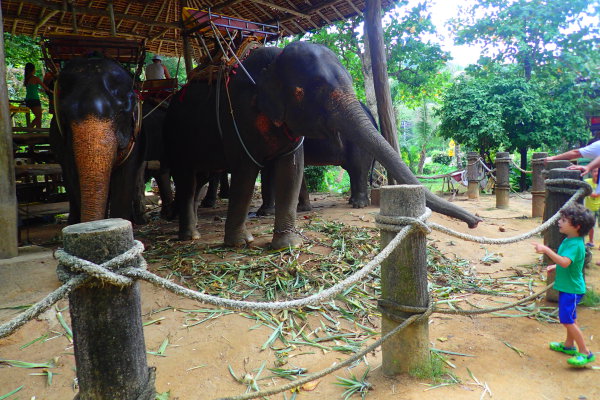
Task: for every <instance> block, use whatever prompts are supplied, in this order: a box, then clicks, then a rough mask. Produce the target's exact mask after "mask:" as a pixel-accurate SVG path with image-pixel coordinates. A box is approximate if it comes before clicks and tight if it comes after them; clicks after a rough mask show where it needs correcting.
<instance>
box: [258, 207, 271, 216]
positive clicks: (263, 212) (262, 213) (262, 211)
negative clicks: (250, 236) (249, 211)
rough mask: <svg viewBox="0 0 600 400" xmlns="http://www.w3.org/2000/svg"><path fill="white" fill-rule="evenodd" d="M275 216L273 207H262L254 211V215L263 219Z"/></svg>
mask: <svg viewBox="0 0 600 400" xmlns="http://www.w3.org/2000/svg"><path fill="white" fill-rule="evenodd" d="M273 214H275V207H264V206H260V208H259V209H258V210H256V215H259V216H261V217H264V216H265V215H273Z"/></svg>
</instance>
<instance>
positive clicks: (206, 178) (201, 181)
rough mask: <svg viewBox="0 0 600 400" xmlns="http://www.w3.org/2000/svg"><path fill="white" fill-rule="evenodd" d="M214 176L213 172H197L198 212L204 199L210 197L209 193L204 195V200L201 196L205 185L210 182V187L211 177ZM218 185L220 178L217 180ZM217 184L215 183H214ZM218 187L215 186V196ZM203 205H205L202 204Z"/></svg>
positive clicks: (195, 205)
mask: <svg viewBox="0 0 600 400" xmlns="http://www.w3.org/2000/svg"><path fill="white" fill-rule="evenodd" d="M212 177H213V174H211V173H208V172H198V173H197V174H196V191H195V192H194V210H196V214H198V207H200V206H201V204H202V203H204V200H206V197H208V194H206V196H205V197H204V200H202V201H201V200H200V197H201V195H202V188H203V187H204V185H206V184H207V183H208V188H209V189H210V182H211V179H212ZM216 182H217V183H216V185H217V186H218V180H217V181H216ZM213 186H215V185H213ZM216 192H217V190H216V188H215V196H216ZM202 207H204V206H203V205H202Z"/></svg>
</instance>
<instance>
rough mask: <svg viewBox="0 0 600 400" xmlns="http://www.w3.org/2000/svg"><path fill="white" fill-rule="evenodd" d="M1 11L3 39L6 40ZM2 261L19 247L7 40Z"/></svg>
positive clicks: (0, 138)
mask: <svg viewBox="0 0 600 400" xmlns="http://www.w3.org/2000/svg"><path fill="white" fill-rule="evenodd" d="M2 21H3V19H2V10H0V35H1V37H4V28H3V26H2ZM0 76H1V77H2V79H0V165H1V166H2V167H1V168H0V258H12V257H16V256H17V255H18V253H19V251H18V243H17V191H16V188H15V160H14V158H13V138H12V129H11V125H12V124H11V118H10V106H9V103H8V87H7V86H6V79H5V78H4V77H5V76H6V60H5V58H4V40H2V41H0Z"/></svg>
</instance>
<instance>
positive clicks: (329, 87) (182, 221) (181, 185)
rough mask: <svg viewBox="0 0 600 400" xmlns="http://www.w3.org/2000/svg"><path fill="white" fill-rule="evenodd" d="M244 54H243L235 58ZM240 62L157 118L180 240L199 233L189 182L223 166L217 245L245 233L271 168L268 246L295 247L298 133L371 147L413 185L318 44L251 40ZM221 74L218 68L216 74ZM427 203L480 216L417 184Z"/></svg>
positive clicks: (461, 215) (247, 238) (464, 216)
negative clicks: (260, 180) (255, 44)
mask: <svg viewBox="0 0 600 400" xmlns="http://www.w3.org/2000/svg"><path fill="white" fill-rule="evenodd" d="M240 58H243V57H240ZM241 62H242V64H243V65H242V66H243V68H241V67H240V66H239V65H237V67H238V68H235V67H234V68H233V69H232V71H231V73H230V74H227V76H225V77H224V78H223V79H220V80H217V82H210V81H207V80H202V79H192V80H191V81H190V82H188V84H187V85H186V86H185V87H184V88H182V90H181V91H180V92H179V93H177V94H175V96H174V100H172V101H171V104H170V105H169V109H168V111H167V116H166V118H165V132H164V135H165V138H166V139H165V140H166V142H165V148H166V152H167V159H168V162H169V166H170V167H171V171H172V175H173V179H174V181H175V188H176V205H177V207H178V209H179V238H180V239H182V240H189V239H195V238H199V236H200V232H199V231H198V230H197V227H196V223H197V215H196V212H197V207H196V206H197V201H195V196H194V195H195V193H196V189H197V187H198V186H199V185H203V184H204V183H206V182H207V180H208V174H209V173H210V172H214V171H222V170H227V171H230V172H231V188H230V193H229V194H230V198H229V205H228V210H227V219H226V223H225V237H224V243H225V245H228V246H243V245H246V244H247V243H249V242H251V241H252V240H253V237H252V235H251V234H250V233H249V232H248V231H247V229H246V226H245V219H246V215H247V212H248V209H249V206H250V201H251V197H252V193H253V190H254V182H255V180H256V177H257V175H258V172H259V170H260V169H261V168H263V167H264V165H265V164H266V163H270V164H271V165H272V166H273V171H274V174H273V175H274V177H273V179H274V181H275V187H276V193H275V205H276V208H275V222H274V229H273V237H272V242H271V246H272V247H273V248H276V249H279V248H286V247H288V246H298V245H300V244H301V243H302V238H301V235H300V234H299V232H298V231H297V230H296V203H297V199H298V194H299V191H300V183H301V179H302V171H303V167H304V152H302V151H298V148H299V144H300V143H301V137H303V136H307V137H314V138H328V139H330V140H334V141H339V140H341V138H348V139H350V140H352V141H355V142H356V143H357V144H358V145H359V146H360V147H361V149H363V150H364V151H367V152H370V153H371V154H373V155H374V156H375V158H376V159H377V160H378V161H380V162H381V163H382V164H383V165H384V166H385V167H386V169H387V170H388V171H389V173H390V175H391V176H392V177H393V178H394V179H396V180H397V181H398V182H401V183H408V184H419V181H418V180H417V178H416V177H415V176H414V175H413V174H412V173H411V171H410V170H409V169H408V167H407V166H406V165H405V164H404V163H403V162H402V160H401V158H400V156H399V155H398V153H397V152H395V151H394V150H393V148H392V147H391V146H390V144H389V143H388V142H387V141H385V139H384V138H383V137H382V136H381V135H380V134H379V132H377V129H376V128H375V127H374V126H373V124H372V123H371V121H370V120H369V117H368V115H367V114H366V113H365V112H364V110H363V108H362V106H361V104H360V102H359V101H358V99H357V97H356V94H355V93H354V88H353V86H352V78H351V77H350V74H349V73H348V72H347V71H346V69H345V68H344V67H343V66H342V65H341V64H340V62H339V61H338V59H337V58H336V56H335V54H334V53H333V52H332V51H331V50H329V49H327V48H326V47H324V46H321V45H317V44H312V43H308V42H301V41H299V42H293V43H291V44H289V45H287V46H286V47H285V48H284V49H279V48H276V47H260V48H257V49H254V50H253V51H252V52H250V54H249V55H248V56H247V57H246V58H243V61H241ZM219 75H221V74H219ZM426 199H427V204H428V206H429V207H430V208H431V209H432V210H433V211H437V212H440V213H442V214H446V215H449V216H451V217H455V218H458V219H461V220H463V221H465V222H466V223H467V224H468V225H469V227H471V228H474V227H476V226H477V224H478V223H479V222H480V221H481V220H480V218H479V217H477V216H475V215H473V214H471V213H469V212H467V211H466V210H464V209H462V208H460V207H458V206H457V205H455V204H452V203H450V202H447V201H445V200H443V199H441V198H439V197H437V196H435V195H434V194H433V193H431V192H429V191H426Z"/></svg>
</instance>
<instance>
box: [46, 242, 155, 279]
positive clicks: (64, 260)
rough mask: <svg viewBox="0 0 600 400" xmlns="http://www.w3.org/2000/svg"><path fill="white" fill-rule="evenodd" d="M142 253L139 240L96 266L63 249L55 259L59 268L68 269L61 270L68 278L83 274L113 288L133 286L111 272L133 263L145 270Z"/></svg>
mask: <svg viewBox="0 0 600 400" xmlns="http://www.w3.org/2000/svg"><path fill="white" fill-rule="evenodd" d="M143 251H144V244H143V243H142V242H140V241H139V240H134V244H133V247H131V249H129V250H127V251H126V252H125V253H123V254H119V255H118V256H116V257H114V258H112V259H110V260H108V261H106V262H104V263H102V264H100V265H98V264H96V263H93V262H91V261H87V260H83V259H81V258H78V257H75V256H74V255H72V254H69V253H67V252H66V251H64V250H63V249H58V250H57V251H56V253H55V255H56V259H57V260H58V263H59V266H62V267H68V269H67V268H63V269H62V273H63V274H66V275H67V276H68V277H73V276H77V275H78V274H77V273H74V272H83V273H86V274H88V275H90V276H93V277H95V278H98V279H100V280H102V281H104V282H106V283H110V284H112V285H115V286H121V287H124V286H129V285H131V284H133V282H134V280H133V279H131V278H128V277H126V276H123V275H120V274H118V273H115V272H113V271H116V272H119V270H120V269H124V268H127V267H130V266H131V263H132V262H133V261H136V260H137V261H138V263H139V268H141V269H146V267H147V264H146V261H145V260H144V258H143V257H142V256H141V254H142V252H143Z"/></svg>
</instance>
